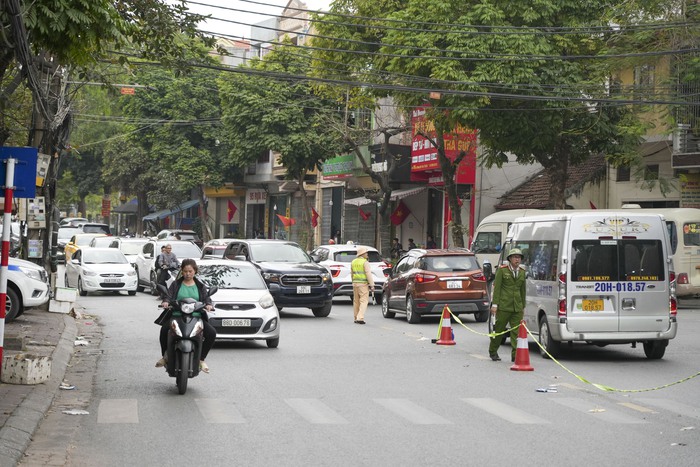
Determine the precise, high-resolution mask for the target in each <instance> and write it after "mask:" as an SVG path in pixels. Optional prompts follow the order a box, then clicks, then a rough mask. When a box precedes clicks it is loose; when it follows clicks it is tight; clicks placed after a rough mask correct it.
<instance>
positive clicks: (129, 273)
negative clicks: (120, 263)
mask: <svg viewBox="0 0 700 467" xmlns="http://www.w3.org/2000/svg"><path fill="white" fill-rule="evenodd" d="M126 275H127V276H135V275H136V269H133V268H132V269H131V270H130V271H129V272H127V273H126Z"/></svg>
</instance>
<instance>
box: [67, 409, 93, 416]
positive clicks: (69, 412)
mask: <svg viewBox="0 0 700 467" xmlns="http://www.w3.org/2000/svg"><path fill="white" fill-rule="evenodd" d="M62 413H64V414H66V415H90V412H88V411H87V410H77V409H71V410H64V411H63V412H62Z"/></svg>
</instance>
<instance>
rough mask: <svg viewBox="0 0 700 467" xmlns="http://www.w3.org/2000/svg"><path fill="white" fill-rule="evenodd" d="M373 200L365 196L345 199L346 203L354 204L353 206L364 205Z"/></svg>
mask: <svg viewBox="0 0 700 467" xmlns="http://www.w3.org/2000/svg"><path fill="white" fill-rule="evenodd" d="M372 202H373V201H372V200H371V199H369V198H365V197H364V196H360V197H359V198H350V199H346V200H345V204H352V205H353V206H364V205H365V204H369V203H372Z"/></svg>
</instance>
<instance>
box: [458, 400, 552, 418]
mask: <svg viewBox="0 0 700 467" xmlns="http://www.w3.org/2000/svg"><path fill="white" fill-rule="evenodd" d="M462 400H463V401H464V402H466V403H468V404H471V405H473V406H474V407H476V408H479V409H481V410H483V411H485V412H488V413H490V414H491V415H495V416H497V417H500V418H502V419H503V420H506V421H508V422H511V423H516V424H522V425H538V424H545V423H550V422H549V420H545V419H544V418H540V417H538V416H536V415H532V414H529V413H527V412H523V411H522V410H520V409H517V408H515V407H512V406H510V405H507V404H504V403H503V402H500V401H497V400H495V399H489V398H477V399H472V398H468V399H462Z"/></svg>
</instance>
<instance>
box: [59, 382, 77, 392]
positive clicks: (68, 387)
mask: <svg viewBox="0 0 700 467" xmlns="http://www.w3.org/2000/svg"><path fill="white" fill-rule="evenodd" d="M58 389H63V390H64V391H70V390H72V389H75V386H73V385H72V384H68V383H61V385H60V386H59V387H58Z"/></svg>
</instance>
